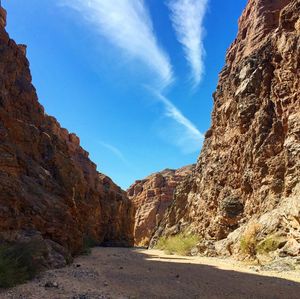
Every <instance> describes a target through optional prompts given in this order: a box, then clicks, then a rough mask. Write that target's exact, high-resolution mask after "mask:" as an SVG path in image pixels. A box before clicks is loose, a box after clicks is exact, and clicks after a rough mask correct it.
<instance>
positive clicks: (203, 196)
mask: <svg viewBox="0 0 300 299" xmlns="http://www.w3.org/2000/svg"><path fill="white" fill-rule="evenodd" d="M213 97H214V109H213V113H212V126H211V128H210V129H209V130H208V132H207V133H206V138H205V142H204V146H203V149H202V152H201V155H200V157H199V159H198V162H197V165H196V169H195V171H194V173H193V176H192V177H190V178H189V179H188V180H187V182H186V183H185V185H181V186H180V188H178V189H177V190H176V194H175V201H174V203H173V204H172V206H171V207H170V209H169V210H168V212H167V214H166V216H165V217H164V219H163V220H162V222H161V224H160V226H159V228H158V230H157V231H156V234H155V236H154V238H153V239H152V246H153V244H155V242H156V240H157V238H158V237H160V236H161V235H170V234H176V233H177V232H179V231H182V230H188V231H193V232H195V233H197V234H200V235H201V236H202V237H203V243H204V246H202V250H203V251H204V252H207V253H208V252H209V251H215V252H216V253H218V254H239V252H240V250H241V246H240V242H241V239H242V238H243V235H244V234H245V233H246V232H247V231H249V229H250V228H251V226H257V227H259V230H257V232H256V233H254V234H255V238H256V242H263V240H265V239H266V238H268V237H270V236H271V235H274V234H276V235H277V236H280V238H281V240H282V239H283V241H282V242H280V248H281V247H282V246H287V247H290V249H291V247H292V248H293V250H292V251H293V255H299V254H300V250H299V249H300V206H299V205H300V1H299V0H272V1H271V0H249V1H248V4H247V7H246V9H245V11H244V12H243V14H242V16H241V18H240V20H239V31H238V36H237V38H236V40H235V41H234V43H233V44H232V45H231V47H230V48H229V50H228V53H227V57H226V65H225V67H224V69H223V70H222V72H221V73H220V76H219V84H218V87H217V90H216V92H215V94H214V95H213ZM205 244H206V245H205ZM284 244H285V245H284ZM289 244H292V246H290V245H289ZM202 245H203V244H202ZM280 248H279V249H277V253H279V254H284V253H282V252H285V253H287V252H288V250H287V249H288V248H285V249H284V250H283V249H280Z"/></svg>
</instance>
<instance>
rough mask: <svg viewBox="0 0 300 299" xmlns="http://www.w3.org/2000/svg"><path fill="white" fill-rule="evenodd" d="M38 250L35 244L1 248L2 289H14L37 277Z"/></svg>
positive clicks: (0, 270)
mask: <svg viewBox="0 0 300 299" xmlns="http://www.w3.org/2000/svg"><path fill="white" fill-rule="evenodd" d="M37 250H38V247H37V244H35V243H20V244H13V245H11V244H5V245H1V246H0V288H9V287H13V286H15V285H17V284H20V283H24V282H25V281H27V280H30V279H32V278H34V277H35V275H36V274H37V273H38V272H39V267H38V263H37V262H36V260H35V256H36V254H37Z"/></svg>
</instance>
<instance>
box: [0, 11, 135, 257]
mask: <svg viewBox="0 0 300 299" xmlns="http://www.w3.org/2000/svg"><path fill="white" fill-rule="evenodd" d="M0 12H1V14H0V181H1V184H0V236H1V239H2V240H3V239H5V240H13V239H14V238H18V237H20V235H23V233H24V232H26V231H31V232H32V231H35V232H37V233H40V234H41V235H42V237H43V238H44V239H47V240H52V241H54V242H56V243H58V244H60V245H61V246H63V247H65V248H66V249H68V250H69V251H70V252H71V253H73V254H76V253H79V252H80V251H81V249H82V246H83V239H84V238H85V237H87V238H91V239H94V240H95V241H97V242H98V243H101V242H109V243H110V244H112V243H113V244H114V243H115V244H118V245H132V242H133V208H132V205H131V202H130V201H129V199H128V198H127V196H126V193H125V192H124V191H122V190H121V189H120V188H119V187H118V186H116V185H115V184H114V183H113V182H112V181H111V179H110V178H108V177H106V176H105V175H103V174H100V173H98V172H97V171H96V165H95V164H94V163H93V162H91V161H90V160H89V154H88V153H87V152H86V151H85V150H84V149H82V147H81V146H80V142H79V138H78V137H77V136H76V135H75V134H70V133H69V132H68V131H67V130H66V129H63V128H61V127H60V125H59V123H58V122H57V121H56V119H55V118H53V117H51V116H48V115H46V114H45V112H44V109H43V107H42V106H41V105H40V104H39V102H38V99H37V95H36V91H35V88H34V87H33V86H32V84H31V75H30V70H29V63H28V60H27V59H26V57H25V55H24V54H25V52H26V47H25V46H23V45H17V44H16V43H15V42H14V41H13V40H11V39H10V38H9V36H8V34H7V33H6V31H5V29H4V27H5V23H6V21H5V20H6V19H5V18H6V13H5V11H4V10H3V9H2V8H1V11H0Z"/></svg>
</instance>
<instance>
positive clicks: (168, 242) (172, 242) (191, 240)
mask: <svg viewBox="0 0 300 299" xmlns="http://www.w3.org/2000/svg"><path fill="white" fill-rule="evenodd" d="M198 243H199V237H198V236H196V235H193V234H188V233H180V234H178V235H175V236H170V237H161V238H160V239H159V241H158V243H157V245H156V248H157V249H161V250H164V251H165V253H167V254H179V255H191V250H192V249H193V248H195V247H196V246H197V244H198Z"/></svg>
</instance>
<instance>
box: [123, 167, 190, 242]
mask: <svg viewBox="0 0 300 299" xmlns="http://www.w3.org/2000/svg"><path fill="white" fill-rule="evenodd" d="M193 169H194V165H189V166H186V167H183V168H180V169H177V170H174V169H165V170H163V171H161V172H157V173H154V174H152V175H150V176H148V177H147V178H145V179H144V180H139V181H136V182H135V183H134V184H133V185H132V186H131V187H130V188H129V189H128V190H127V194H128V197H129V198H130V199H131V200H132V202H133V205H134V207H135V210H136V213H135V226H134V241H135V244H136V245H137V246H148V245H149V241H150V239H151V237H152V235H153V233H154V231H155V227H156V226H157V225H158V224H159V222H160V221H161V219H162V217H163V215H164V214H165V212H166V210H167V208H168V207H169V206H170V204H171V202H172V201H173V196H174V191H175V188H176V187H177V186H178V185H179V184H180V183H181V182H182V181H183V180H184V179H185V178H186V177H187V176H189V175H191V173H192V171H193Z"/></svg>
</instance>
